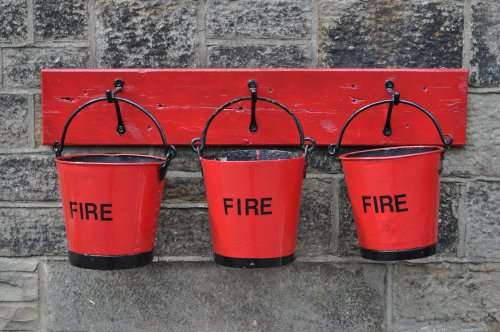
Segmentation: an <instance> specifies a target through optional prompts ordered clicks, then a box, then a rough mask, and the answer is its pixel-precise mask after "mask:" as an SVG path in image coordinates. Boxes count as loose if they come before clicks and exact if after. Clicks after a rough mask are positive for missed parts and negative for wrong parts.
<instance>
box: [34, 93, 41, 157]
mask: <svg viewBox="0 0 500 332" xmlns="http://www.w3.org/2000/svg"><path fill="white" fill-rule="evenodd" d="M33 100H34V102H33V103H34V109H35V116H34V121H35V124H34V133H33V134H34V135H35V146H36V147H39V146H41V145H42V95H41V94H35V95H34V96H33Z"/></svg>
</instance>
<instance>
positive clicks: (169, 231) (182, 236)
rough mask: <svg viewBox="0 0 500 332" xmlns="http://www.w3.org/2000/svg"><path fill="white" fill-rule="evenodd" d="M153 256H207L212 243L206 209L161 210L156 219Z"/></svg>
mask: <svg viewBox="0 0 500 332" xmlns="http://www.w3.org/2000/svg"><path fill="white" fill-rule="evenodd" d="M155 254H156V255H158V256H182V255H185V256H209V255H212V242H211V237H210V228H209V222H208V211H207V209H163V210H161V212H160V217H159V218H158V231H157V235H156V243H155Z"/></svg>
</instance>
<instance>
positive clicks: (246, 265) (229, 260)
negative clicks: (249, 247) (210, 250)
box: [214, 254, 295, 269]
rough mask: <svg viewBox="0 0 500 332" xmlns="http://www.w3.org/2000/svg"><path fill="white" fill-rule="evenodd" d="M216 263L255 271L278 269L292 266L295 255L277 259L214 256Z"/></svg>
mask: <svg viewBox="0 0 500 332" xmlns="http://www.w3.org/2000/svg"><path fill="white" fill-rule="evenodd" d="M214 256H215V257H214V259H215V262H216V263H217V264H219V265H223V266H229V267H237V268H243V269H253V268H261V267H278V266H283V265H287V264H290V263H291V262H293V261H294V260H295V254H291V255H288V256H283V257H276V258H234V257H227V256H221V255H218V254H214Z"/></svg>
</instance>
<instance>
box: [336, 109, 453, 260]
mask: <svg viewBox="0 0 500 332" xmlns="http://www.w3.org/2000/svg"><path fill="white" fill-rule="evenodd" d="M384 102H391V101H384ZM399 102H400V103H403V104H408V105H411V106H414V107H416V108H418V109H419V110H421V111H423V112H424V113H425V114H427V115H428V116H429V117H430V118H431V119H432V120H433V122H434V124H435V126H436V128H437V130H438V132H439V134H440V137H441V139H442V141H443V143H444V145H445V146H446V147H448V146H449V145H450V144H451V143H452V141H453V139H452V137H451V135H443V133H442V131H441V128H440V126H439V124H438V123H437V121H436V120H435V118H434V117H433V116H432V115H431V114H430V113H429V112H428V111H426V110H425V109H423V108H422V107H421V106H418V105H416V104H413V103H411V102H407V101H404V100H401V101H399ZM381 103H383V102H377V103H374V104H371V105H368V106H365V107H364V108H362V109H361V110H359V111H358V112H356V113H354V114H353V115H352V116H351V118H349V120H348V121H347V122H346V124H345V125H344V127H343V128H342V131H341V133H340V136H339V140H338V143H337V145H331V146H330V148H329V150H330V153H331V154H333V155H336V154H337V153H338V148H339V146H340V142H341V140H342V136H343V134H344V131H345V129H346V128H347V126H348V125H349V123H350V122H351V121H352V119H354V117H356V116H357V115H358V114H360V113H361V112H363V111H364V110H366V109H368V108H370V107H372V106H376V105H380V104H381ZM445 136H447V137H448V138H446V137H445ZM443 153H444V148H442V147H439V146H401V147H392V148H381V149H372V150H365V151H357V152H351V153H347V154H344V155H342V156H340V160H341V162H342V168H343V170H344V174H345V180H346V184H347V190H348V193H349V199H350V201H351V205H352V211H353V215H354V221H355V224H356V230H357V233H358V240H359V246H360V250H361V256H362V257H364V258H367V259H372V260H379V261H392V260H407V259H415V258H422V257H427V256H430V255H433V254H434V253H435V252H436V244H437V237H438V232H437V229H438V215H439V184H440V173H441V163H442V156H443Z"/></svg>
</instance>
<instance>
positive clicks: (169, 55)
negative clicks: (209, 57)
mask: <svg viewBox="0 0 500 332" xmlns="http://www.w3.org/2000/svg"><path fill="white" fill-rule="evenodd" d="M196 7H197V3H196V1H177V0H175V1H168V2H165V1H126V2H123V1H116V0H114V1H99V2H98V3H97V4H96V8H95V10H96V39H97V64H98V66H99V67H193V66H195V65H196V61H197V47H198V32H197V14H196Z"/></svg>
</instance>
